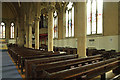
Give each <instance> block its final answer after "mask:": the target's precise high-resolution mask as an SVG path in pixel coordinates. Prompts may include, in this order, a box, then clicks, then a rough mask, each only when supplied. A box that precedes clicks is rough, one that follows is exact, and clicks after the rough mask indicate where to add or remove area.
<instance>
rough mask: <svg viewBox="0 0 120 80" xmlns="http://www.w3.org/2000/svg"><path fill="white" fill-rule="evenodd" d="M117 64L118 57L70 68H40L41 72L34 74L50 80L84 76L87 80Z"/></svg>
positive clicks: (119, 64) (118, 62)
mask: <svg viewBox="0 0 120 80" xmlns="http://www.w3.org/2000/svg"><path fill="white" fill-rule="evenodd" d="M118 66H120V57H118V58H112V59H108V60H104V61H100V62H97V63H94V64H88V65H84V66H81V67H75V68H72V69H62V70H61V69H60V67H59V68H58V69H56V68H52V69H48V70H42V73H38V74H37V75H36V76H37V77H38V78H46V79H47V78H49V79H51V80H52V79H54V80H64V79H65V80H70V79H76V78H85V80H88V79H90V78H93V77H96V76H98V75H101V74H103V73H105V72H108V71H109V70H112V69H114V68H116V67H118ZM39 74H40V75H39ZM83 76H84V77H83Z"/></svg>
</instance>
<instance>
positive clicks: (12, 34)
mask: <svg viewBox="0 0 120 80" xmlns="http://www.w3.org/2000/svg"><path fill="white" fill-rule="evenodd" d="M10 38H14V23H11V27H10Z"/></svg>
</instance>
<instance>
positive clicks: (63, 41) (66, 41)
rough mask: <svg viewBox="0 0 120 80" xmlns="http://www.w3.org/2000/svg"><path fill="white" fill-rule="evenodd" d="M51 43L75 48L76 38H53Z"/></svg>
mask: <svg viewBox="0 0 120 80" xmlns="http://www.w3.org/2000/svg"><path fill="white" fill-rule="evenodd" d="M53 45H54V46H56V47H73V48H77V39H76V38H66V39H61V40H54V41H53Z"/></svg>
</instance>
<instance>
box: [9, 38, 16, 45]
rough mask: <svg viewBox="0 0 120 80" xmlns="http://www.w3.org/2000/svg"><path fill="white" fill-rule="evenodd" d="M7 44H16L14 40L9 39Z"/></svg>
mask: <svg viewBox="0 0 120 80" xmlns="http://www.w3.org/2000/svg"><path fill="white" fill-rule="evenodd" d="M8 43H12V44H15V43H16V39H9V40H8Z"/></svg>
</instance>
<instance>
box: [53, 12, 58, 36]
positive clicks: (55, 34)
mask: <svg viewBox="0 0 120 80" xmlns="http://www.w3.org/2000/svg"><path fill="white" fill-rule="evenodd" d="M53 38H58V16H57V12H56V11H55V12H54V18H53Z"/></svg>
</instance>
